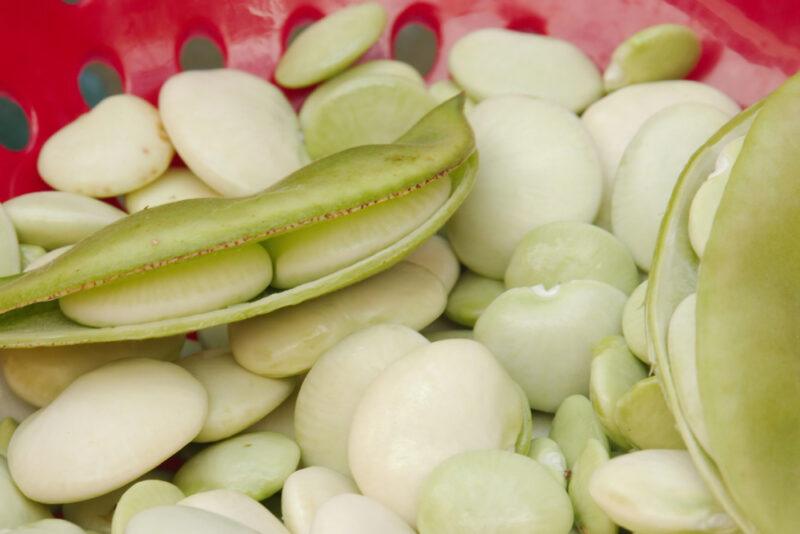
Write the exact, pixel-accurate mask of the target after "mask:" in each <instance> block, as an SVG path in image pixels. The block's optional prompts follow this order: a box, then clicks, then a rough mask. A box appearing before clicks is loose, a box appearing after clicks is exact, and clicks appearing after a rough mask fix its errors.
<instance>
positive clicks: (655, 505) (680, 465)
mask: <svg viewBox="0 0 800 534" xmlns="http://www.w3.org/2000/svg"><path fill="white" fill-rule="evenodd" d="M589 493H590V494H591V496H592V498H593V499H594V501H595V502H596V503H597V504H598V505H599V506H600V508H602V509H603V511H604V512H605V513H606V514H608V516H609V517H610V518H611V519H612V520H613V521H614V522H615V523H617V524H618V525H620V526H622V527H625V528H627V529H629V530H633V531H637V532H648V533H653V534H678V533H682V532H697V533H706V532H708V533H720V534H721V533H726V534H727V533H733V532H736V531H737V529H736V524H735V523H734V522H733V519H731V518H730V516H728V515H727V514H726V513H725V512H724V511H723V510H722V508H721V507H720V505H719V504H718V503H717V501H716V500H715V499H714V497H713V495H711V493H710V492H709V490H708V488H707V487H706V484H705V482H703V479H702V478H701V477H700V474H699V473H698V472H697V470H696V469H695V467H694V464H693V463H692V460H691V458H690V457H689V453H688V452H686V451H670V450H648V451H637V452H633V453H630V454H626V455H623V456H618V457H616V458H614V459H612V460H610V461H608V462H606V463H605V464H603V465H601V466H600V467H598V468H597V469H596V470H595V472H594V475H593V476H592V480H591V481H590V483H589Z"/></svg>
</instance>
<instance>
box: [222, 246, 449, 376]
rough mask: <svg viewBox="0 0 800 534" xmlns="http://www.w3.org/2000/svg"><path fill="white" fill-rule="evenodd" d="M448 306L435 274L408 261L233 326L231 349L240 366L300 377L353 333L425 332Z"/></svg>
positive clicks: (260, 372) (230, 331)
mask: <svg viewBox="0 0 800 534" xmlns="http://www.w3.org/2000/svg"><path fill="white" fill-rule="evenodd" d="M446 303H447V294H446V293H445V291H444V286H443V285H442V283H441V281H440V280H439V278H437V277H436V275H434V274H433V273H431V272H430V271H429V270H428V269H426V268H424V267H420V266H419V265H414V264H413V263H410V262H407V261H403V262H400V263H399V264H397V265H395V266H394V267H392V268H391V269H389V270H386V271H384V272H382V273H380V274H378V275H376V276H373V277H372V278H368V279H366V280H364V281H362V282H359V283H358V284H355V285H352V286H349V287H346V288H344V289H340V290H339V291H336V292H333V293H330V294H328V295H324V296H322V297H319V298H317V299H314V300H309V301H306V302H303V303H300V304H298V305H296V306H291V307H289V308H282V309H280V310H277V311H274V312H272V313H269V314H267V315H262V316H260V317H254V318H252V319H248V320H246V321H241V322H238V323H232V324H231V325H230V330H229V335H230V341H231V349H232V350H233V355H234V356H235V357H236V361H237V362H239V365H241V366H242V367H244V368H245V369H248V370H250V371H252V372H254V373H256V374H260V375H264V376H271V377H283V376H291V375H296V374H299V373H303V372H305V371H307V370H308V369H310V368H311V366H312V365H313V364H314V362H316V361H317V359H318V358H319V357H320V356H321V355H322V353H323V352H325V351H326V350H328V349H329V348H331V347H332V346H333V345H335V344H336V343H337V342H338V341H340V340H341V339H342V338H344V337H345V336H347V335H348V334H351V333H353V332H355V331H357V330H360V329H362V328H364V327H366V326H370V325H373V324H379V323H397V324H403V325H405V326H408V327H409V328H413V329H415V330H417V329H421V328H423V327H425V326H426V325H428V324H430V323H431V322H433V320H434V319H436V318H437V317H438V316H439V315H441V313H442V312H443V311H444V308H445V305H446Z"/></svg>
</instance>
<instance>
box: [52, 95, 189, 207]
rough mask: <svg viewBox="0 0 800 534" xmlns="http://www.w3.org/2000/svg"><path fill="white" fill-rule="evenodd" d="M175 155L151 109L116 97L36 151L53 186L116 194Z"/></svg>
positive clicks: (150, 176) (142, 181)
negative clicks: (39, 150)
mask: <svg viewBox="0 0 800 534" xmlns="http://www.w3.org/2000/svg"><path fill="white" fill-rule="evenodd" d="M173 153H174V151H173V148H172V145H171V144H170V141H169V139H167V135H166V134H165V133H164V127H163V126H162V124H161V119H160V118H159V114H158V110H157V109H156V108H155V107H153V106H152V105H151V104H150V103H149V102H147V101H145V100H142V99H141V98H139V97H136V96H133V95H114V96H110V97H108V98H105V99H103V100H102V101H101V102H100V103H99V104H97V106H95V107H94V108H92V110H90V111H89V112H88V113H85V114H83V115H81V116H80V117H78V118H77V119H76V120H75V121H73V122H71V123H69V124H68V125H66V126H65V127H63V128H62V129H61V130H59V131H57V132H56V133H55V134H53V135H52V136H51V137H50V138H49V139H48V140H47V141H46V142H45V144H44V145H43V146H42V150H41V152H39V161H38V169H39V174H40V175H41V177H42V179H43V180H44V181H45V182H47V184H48V185H50V186H51V187H52V188H53V189H56V190H59V191H66V192H69V193H78V194H81V195H86V196H89V197H99V198H105V197H114V196H117V195H123V194H125V193H128V192H129V191H133V190H134V189H139V188H140V187H142V186H144V185H147V184H148V183H150V182H152V181H153V180H155V179H156V178H158V177H159V176H161V174H163V172H164V171H165V170H166V169H167V167H168V166H169V162H170V161H171V160H172V155H173Z"/></svg>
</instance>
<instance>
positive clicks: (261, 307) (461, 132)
mask: <svg viewBox="0 0 800 534" xmlns="http://www.w3.org/2000/svg"><path fill="white" fill-rule="evenodd" d="M463 100H464V98H463V96H457V97H454V98H453V99H451V100H449V101H447V102H445V103H443V104H441V105H440V106H438V107H437V108H435V109H434V110H433V111H431V112H430V113H428V114H427V115H426V116H425V117H423V118H422V119H421V120H420V121H419V122H418V123H417V124H416V125H415V126H414V127H412V128H411V129H410V130H409V131H408V132H407V133H406V134H404V135H403V136H401V137H400V138H399V139H398V140H397V141H396V142H395V143H393V144H388V145H367V146H360V147H356V148H353V149H350V150H345V151H343V152H340V153H337V154H334V155H332V156H330V157H328V158H324V159H321V160H318V161H316V162H314V163H312V164H310V165H308V166H306V167H304V168H302V169H300V170H298V171H296V172H295V173H293V174H291V175H289V176H288V177H287V178H285V179H284V180H283V181H281V182H279V183H278V184H276V185H275V186H272V187H270V188H268V189H267V190H265V191H263V192H261V193H259V194H256V195H253V196H248V197H242V198H233V199H224V198H204V199H193V200H186V201H182V202H177V203H174V204H170V205H165V206H159V207H156V208H153V209H148V210H144V211H142V212H139V213H135V214H133V215H131V216H130V217H127V218H125V219H123V220H120V221H118V222H117V223H114V224H111V225H109V226H107V227H105V228H103V229H102V230H100V231H98V232H97V233H96V234H94V235H92V236H90V237H88V238H86V239H84V240H82V241H80V242H79V243H77V244H76V245H75V246H74V247H73V248H72V249H71V250H70V251H69V252H67V253H65V254H64V255H63V256H61V257H59V258H58V259H57V260H55V261H53V262H52V263H51V264H50V265H48V266H46V267H44V268H41V269H36V270H33V271H31V272H28V273H25V274H23V275H21V276H18V277H16V278H13V279H9V280H6V281H5V283H2V282H0V312H5V313H3V315H0V347H33V346H41V345H68V344H76V343H87V342H100V341H112V340H121V339H142V338H149V337H163V336H165V335H169V334H174V333H182V332H187V331H191V330H197V329H200V328H205V327H209V326H214V325H218V324H223V323H229V322H233V321H240V320H243V319H246V318H249V317H253V316H256V315H261V314H264V313H267V312H270V311H272V310H275V309H278V308H282V307H285V306H290V305H294V304H297V303H299V302H302V301H305V300H308V299H311V298H314V297H317V296H319V295H322V294H325V293H329V292H331V291H334V290H336V289H339V288H342V287H345V286H347V285H350V284H353V283H355V282H357V281H359V280H362V279H364V278H367V277H368V276H370V275H372V274H375V273H377V272H379V271H382V270H384V269H386V268H388V267H390V266H391V265H392V264H394V263H396V262H398V261H400V260H401V259H402V258H403V257H404V256H406V255H407V254H408V253H409V252H410V251H411V250H412V249H414V248H415V247H417V246H419V244H421V243H422V242H423V241H424V240H425V239H426V238H428V237H430V236H431V235H433V234H434V233H435V232H436V231H437V230H438V229H439V228H440V227H441V226H442V225H443V224H444V223H445V221H447V219H448V218H449V217H450V216H451V215H452V213H453V212H454V211H455V209H456V208H457V207H458V206H459V205H460V204H461V203H462V202H463V200H464V198H465V197H466V196H467V194H468V193H469V191H470V189H471V187H472V185H473V183H474V178H475V171H476V167H477V156H476V155H474V152H475V143H474V138H473V135H472V131H471V129H470V127H469V125H468V123H467V122H466V120H465V118H464V116H463V114H462V107H463ZM443 179H449V181H450V188H449V194H448V195H447V196H446V198H445V199H444V201H443V203H441V205H439V207H438V208H437V209H435V210H434V211H433V212H432V214H431V215H429V216H428V217H427V218H426V219H424V220H423V221H422V222H421V223H419V224H417V225H416V226H414V227H412V228H411V229H410V232H408V233H406V234H405V235H402V236H397V238H396V239H395V240H394V241H392V242H390V243H386V244H383V245H382V246H381V248H379V249H378V250H377V251H369V254H368V255H366V256H362V257H356V258H353V262H352V263H350V264H348V265H345V266H342V267H340V268H338V269H337V270H335V271H333V272H329V273H327V274H324V275H323V276H320V277H319V278H316V279H313V280H311V281H307V282H304V283H301V284H300V285H297V286H295V287H293V288H291V289H288V290H285V291H281V292H277V293H271V294H269V293H267V294H262V295H259V296H258V297H256V298H255V299H253V300H251V301H249V302H244V303H239V304H233V305H229V306H227V307H224V308H218V309H213V310H211V311H205V312H202V313H190V314H184V315H179V316H173V317H171V318H164V319H160V320H155V321H149V322H141V323H139V324H131V325H124V326H103V325H98V326H102V327H101V328H90V327H86V326H82V325H79V324H77V323H75V322H73V321H71V320H70V319H68V318H67V317H66V316H65V315H64V314H62V312H61V311H60V310H59V306H58V305H56V303H55V302H54V301H55V300H56V299H59V298H63V297H66V296H73V294H78V295H80V294H81V292H87V291H92V290H95V289H96V288H98V287H100V286H104V285H106V284H110V283H114V282H118V281H121V280H125V279H126V278H129V277H135V276H137V275H141V274H142V273H149V272H150V271H153V270H159V269H169V268H171V267H175V265H176V264H178V265H182V264H185V262H187V261H188V260H193V259H197V258H200V257H202V256H206V255H209V254H212V253H216V252H219V251H223V250H228V249H234V248H240V247H243V246H245V245H247V244H252V243H256V242H259V241H263V240H265V239H268V238H272V237H275V236H279V235H283V234H288V233H290V232H294V231H297V230H299V229H302V228H305V227H309V226H311V225H317V226H322V225H326V224H331V223H333V222H334V220H335V219H344V218H345V217H347V216H353V215H354V214H356V213H357V212H360V211H362V210H365V209H368V208H370V207H373V206H375V207H377V206H378V205H380V204H384V203H387V204H388V203H391V202H393V201H395V200H396V199H399V198H402V197H405V196H407V195H410V194H412V193H413V192H415V191H420V190H425V189H427V188H428V187H430V186H431V185H433V184H437V183H439V182H441V180H443Z"/></svg>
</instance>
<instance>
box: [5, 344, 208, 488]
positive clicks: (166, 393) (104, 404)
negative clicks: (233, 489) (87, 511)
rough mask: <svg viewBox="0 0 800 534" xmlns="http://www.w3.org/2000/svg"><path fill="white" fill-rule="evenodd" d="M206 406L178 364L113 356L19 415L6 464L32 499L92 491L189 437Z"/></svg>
mask: <svg viewBox="0 0 800 534" xmlns="http://www.w3.org/2000/svg"><path fill="white" fill-rule="evenodd" d="M165 406H169V409H165ZM207 409H208V400H207V395H206V392H205V390H204V389H203V386H202V385H201V384H200V383H199V382H198V381H197V380H195V379H194V378H193V377H192V375H190V374H189V373H188V372H186V371H184V370H183V369H181V368H180V367H178V366H177V365H174V364H172V363H167V362H161V361H156V360H147V359H127V360H121V361H116V362H112V363H110V364H108V365H105V366H103V367H101V368H99V369H96V370H94V371H91V372H89V373H87V374H85V375H83V376H82V377H80V378H78V379H77V380H76V381H75V382H73V383H72V384H70V385H69V386H68V387H67V389H65V390H64V391H63V392H62V393H61V395H59V396H58V397H57V398H56V399H55V400H54V401H53V402H52V403H50V405H48V406H47V407H46V408H43V409H42V410H40V411H38V412H36V414H35V415H33V416H31V417H29V418H27V419H26V420H25V421H23V423H22V424H21V425H20V426H19V428H18V429H17V431H16V432H15V433H14V436H13V438H12V439H11V443H10V445H9V448H8V464H9V468H10V470H11V473H12V475H13V477H14V481H15V482H16V483H17V485H18V486H19V487H20V489H21V490H22V491H24V492H25V494H26V495H29V496H30V497H31V498H33V499H35V500H37V501H39V502H44V503H69V502H76V501H81V500H86V499H91V498H93V497H97V496H99V495H103V494H104V493H108V492H110V491H112V490H114V489H116V488H119V487H121V486H123V485H125V484H127V483H128V482H130V481H132V480H135V479H136V478H138V477H139V476H141V475H142V474H144V473H146V472H148V471H150V470H151V469H153V468H154V467H156V466H157V465H159V464H160V463H161V462H163V461H164V460H166V459H167V458H169V457H170V456H171V455H172V454H174V453H175V452H177V451H178V450H179V449H181V448H182V447H183V446H184V445H186V444H187V443H189V442H190V441H191V440H192V439H194V437H195V436H196V435H197V433H198V432H199V431H200V428H201V427H202V425H203V422H204V421H205V417H206V413H207ZM143 428H147V429H148V432H141V429H143Z"/></svg>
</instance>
